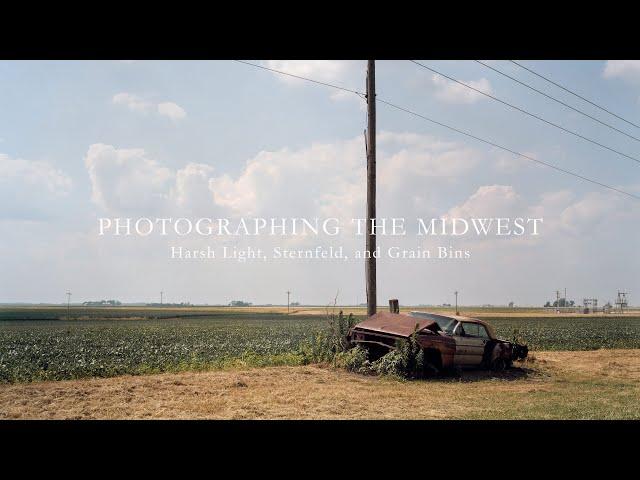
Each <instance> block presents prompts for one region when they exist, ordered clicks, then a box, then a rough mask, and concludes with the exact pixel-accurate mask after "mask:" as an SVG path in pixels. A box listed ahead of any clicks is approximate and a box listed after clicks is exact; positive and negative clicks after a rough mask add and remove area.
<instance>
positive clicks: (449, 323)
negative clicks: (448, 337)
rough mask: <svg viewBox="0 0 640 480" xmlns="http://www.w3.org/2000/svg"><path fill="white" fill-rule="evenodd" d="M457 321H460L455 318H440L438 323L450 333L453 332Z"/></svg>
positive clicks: (444, 330) (443, 329)
mask: <svg viewBox="0 0 640 480" xmlns="http://www.w3.org/2000/svg"><path fill="white" fill-rule="evenodd" d="M456 323H458V321H457V320H455V319H453V318H449V319H446V320H445V319H442V320H438V325H440V328H441V329H442V331H443V332H445V333H449V334H451V333H453V329H454V328H455V327H456Z"/></svg>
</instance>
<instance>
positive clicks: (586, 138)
mask: <svg viewBox="0 0 640 480" xmlns="http://www.w3.org/2000/svg"><path fill="white" fill-rule="evenodd" d="M411 62H413V63H415V64H416V65H419V66H421V67H422V68H424V69H426V70H429V71H430V72H433V73H435V74H438V75H440V76H441V77H444V78H446V79H448V80H451V81H452V82H455V83H457V84H460V85H462V86H464V87H467V88H469V89H471V90H473V91H474V92H478V93H480V94H481V95H484V96H485V97H488V98H491V99H492V100H495V101H496V102H500V103H502V104H503V105H507V106H508V107H511V108H513V109H514V110H517V111H519V112H521V113H524V114H525V115H529V116H530V117H533V118H535V119H536V120H539V121H541V122H544V123H546V124H548V125H551V126H552V127H555V128H557V129H559V130H562V131H563V132H566V133H570V134H571V135H574V136H576V137H578V138H581V139H583V140H586V141H587V142H589V143H593V144H594V145H598V146H599V147H602V148H604V149H606V150H609V151H610V152H613V153H617V154H618V155H621V156H623V157H626V158H628V159H630V160H633V161H634V162H637V163H640V159H638V158H635V157H632V156H631V155H627V154H626V153H624V152H621V151H619V150H615V149H613V148H611V147H608V146H606V145H604V144H602V143H600V142H597V141H596V140H592V139H590V138H588V137H585V136H584V135H581V134H580V133H577V132H574V131H573V130H569V129H568V128H565V127H563V126H561V125H558V124H557V123H553V122H551V121H549V120H546V119H545V118H542V117H540V116H538V115H536V114H535V113H531V112H528V111H527V110H525V109H523V108H520V107H518V106H516V105H513V104H512V103H509V102H506V101H504V100H502V99H500V98H498V97H494V96H493V95H491V94H489V93H486V92H483V91H482V90H480V89H478V88H475V87H472V86H471V85H468V84H466V83H464V82H461V81H460V80H456V79H455V78H453V77H450V76H449V75H446V74H444V73H442V72H439V71H437V70H435V69H433V68H431V67H428V66H426V65H423V64H422V63H419V62H416V61H415V60H411Z"/></svg>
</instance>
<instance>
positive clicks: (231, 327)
mask: <svg viewBox="0 0 640 480" xmlns="http://www.w3.org/2000/svg"><path fill="white" fill-rule="evenodd" d="M21 315H22V317H21ZM39 315H40V314H38V315H35V316H34V314H33V312H31V313H29V315H28V318H30V319H29V320H25V319H24V318H25V314H24V313H20V311H5V312H2V314H1V315H0V382H11V383H13V382H29V381H38V380H64V379H75V378H83V377H111V376H117V375H126V374H132V375H138V374H147V373H160V372H175V371H184V370H205V369H212V368H237V367H243V366H268V365H297V364H301V363H304V362H305V361H306V360H305V358H306V357H305V355H304V348H305V344H308V342H310V341H311V340H312V338H313V336H314V335H315V334H316V333H317V332H320V331H321V330H322V329H324V328H325V326H326V322H327V320H326V318H325V317H324V316H323V315H291V316H288V315H286V314H281V313H256V312H248V313H237V312H232V313H217V314H208V315H183V316H182V317H181V318H176V317H175V316H173V317H172V316H171V312H164V313H163V315H156V314H152V315H141V314H136V316H135V317H133V318H132V317H128V318H117V316H116V315H115V314H114V315H112V316H104V315H102V314H100V318H92V316H91V315H92V314H91V312H88V313H87V314H86V315H85V316H84V318H82V319H77V320H66V319H60V318H58V319H55V317H53V316H51V315H50V314H47V313H46V312H44V313H42V314H41V315H40V316H39ZM120 315H121V316H122V312H120ZM94 316H95V314H94ZM485 319H486V320H488V321H489V322H490V323H491V324H492V325H494V327H495V328H496V330H497V333H498V335H499V336H501V337H502V338H506V339H511V338H513V337H514V335H516V336H517V337H519V338H520V339H522V340H524V341H525V342H526V343H527V344H528V345H529V346H530V349H532V350H594V349H599V348H640V317H615V316H607V317H595V316H594V317H565V318H562V317H500V318H498V317H496V318H490V317H488V318H487V317H485Z"/></svg>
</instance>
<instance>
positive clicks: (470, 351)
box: [453, 322, 489, 365]
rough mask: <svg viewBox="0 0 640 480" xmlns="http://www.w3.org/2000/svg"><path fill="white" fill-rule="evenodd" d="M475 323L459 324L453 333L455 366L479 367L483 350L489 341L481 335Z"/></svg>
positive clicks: (478, 326)
mask: <svg viewBox="0 0 640 480" xmlns="http://www.w3.org/2000/svg"><path fill="white" fill-rule="evenodd" d="M480 327H482V325H478V324H477V323H472V322H460V324H458V326H457V327H456V329H455V330H454V332H453V337H454V338H455V341H456V354H455V364H456V365H480V363H482V356H483V355H484V348H485V345H486V344H487V341H488V340H489V339H488V338H487V337H485V336H484V335H482V334H486V332H481V331H480Z"/></svg>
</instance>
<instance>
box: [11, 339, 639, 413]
mask: <svg viewBox="0 0 640 480" xmlns="http://www.w3.org/2000/svg"><path fill="white" fill-rule="evenodd" d="M638 379H640V350H597V351H593V352H536V353H535V361H533V362H528V363H526V364H523V365H520V366H519V368H516V369H514V370H511V371H509V372H505V373H504V374H500V375H493V374H491V373H488V372H481V371H476V372H473V371H467V372H464V373H463V374H462V377H461V378H457V377H451V378H443V379H436V380H429V381H412V382H405V381H398V380H393V379H389V378H379V377H365V376H360V375H355V374H350V373H347V372H345V371H342V370H334V369H330V368H322V367H318V366H303V367H270V368H256V369H248V370H242V371H211V372H203V373H179V374H162V375H149V376H123V377H116V378H108V379H89V380H76V381H60V382H41V383H32V384H16V385H1V386H0V418H67V419H68V418H210V419H248V418H251V419H261V418H269V419H285V418H304V419H316V418H317V419H328V418H339V419H347V418H353V419H357V418H383V419H385V418H387V419H388V418H418V419H420V418H433V419H446V418H640V405H639V404H638V402H637V398H638V395H639V393H640V389H639V387H638V381H637V380H638Z"/></svg>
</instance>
